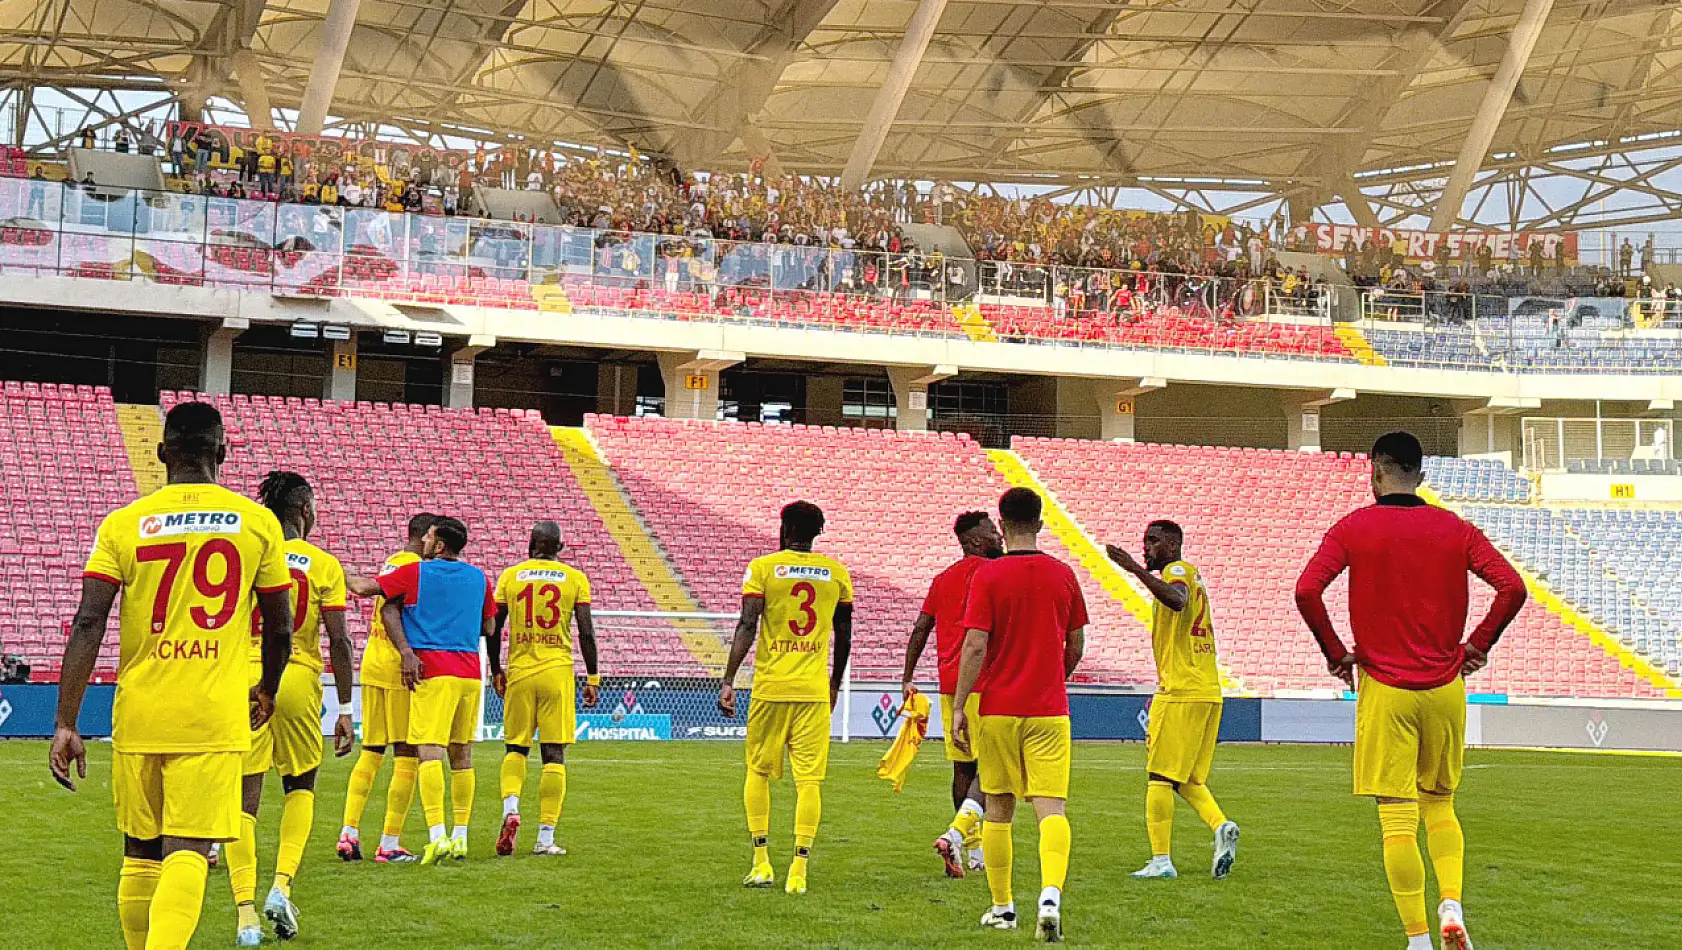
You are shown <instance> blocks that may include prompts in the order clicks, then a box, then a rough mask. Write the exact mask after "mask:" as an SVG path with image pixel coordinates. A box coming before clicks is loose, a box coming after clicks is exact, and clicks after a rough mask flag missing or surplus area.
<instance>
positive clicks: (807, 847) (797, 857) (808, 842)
mask: <svg viewBox="0 0 1682 950" xmlns="http://www.w3.org/2000/svg"><path fill="white" fill-rule="evenodd" d="M822 818H823V786H821V785H819V784H818V783H816V782H803V783H797V784H796V785H795V786H794V863H793V864H790V865H789V868H788V873H789V876H790V877H805V876H806V862H807V859H809V858H810V857H811V856H812V842H813V841H814V840H815V839H816V838H817V836H818V822H819V821H820V820H821V819H822Z"/></svg>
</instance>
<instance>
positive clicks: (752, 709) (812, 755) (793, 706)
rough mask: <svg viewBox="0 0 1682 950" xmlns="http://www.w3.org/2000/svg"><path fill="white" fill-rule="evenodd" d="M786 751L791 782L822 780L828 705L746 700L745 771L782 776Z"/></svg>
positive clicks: (826, 755)
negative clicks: (791, 772) (746, 759)
mask: <svg viewBox="0 0 1682 950" xmlns="http://www.w3.org/2000/svg"><path fill="white" fill-rule="evenodd" d="M785 749H786V750H788V761H789V765H790V766H791V767H792V768H793V770H794V782H795V784H796V785H798V784H800V783H801V782H821V781H823V780H824V776H825V775H827V774H828V773H829V704H828V703H784V702H777V701H775V700H769V699H753V698H751V697H750V698H749V700H748V742H747V756H748V771H749V772H753V773H754V774H756V775H769V776H770V777H772V778H782V777H783V750H785Z"/></svg>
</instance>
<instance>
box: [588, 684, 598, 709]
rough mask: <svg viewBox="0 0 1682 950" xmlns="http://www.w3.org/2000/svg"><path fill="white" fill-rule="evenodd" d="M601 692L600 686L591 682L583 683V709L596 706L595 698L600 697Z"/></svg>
mask: <svg viewBox="0 0 1682 950" xmlns="http://www.w3.org/2000/svg"><path fill="white" fill-rule="evenodd" d="M601 692H602V690H601V687H599V686H596V685H593V684H591V683H585V684H584V708H585V709H594V708H596V700H597V699H599V698H600V697H601Z"/></svg>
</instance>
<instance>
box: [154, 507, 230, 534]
mask: <svg viewBox="0 0 1682 950" xmlns="http://www.w3.org/2000/svg"><path fill="white" fill-rule="evenodd" d="M239 527H240V514H239V512H237V511H177V512H172V513H170V514H163V515H147V516H146V517H144V518H141V519H140V536H141V537H142V538H161V537H165V536H167V535H172V534H239Z"/></svg>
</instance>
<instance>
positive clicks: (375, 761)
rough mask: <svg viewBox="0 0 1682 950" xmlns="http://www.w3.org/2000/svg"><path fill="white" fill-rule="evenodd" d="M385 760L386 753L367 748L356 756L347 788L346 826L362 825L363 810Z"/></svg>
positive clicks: (366, 805) (355, 826) (357, 826)
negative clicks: (381, 764)
mask: <svg viewBox="0 0 1682 950" xmlns="http://www.w3.org/2000/svg"><path fill="white" fill-rule="evenodd" d="M383 761H385V753H383V752H370V751H369V750H367V749H363V750H362V754H361V755H359V756H357V757H356V765H354V766H352V767H351V770H350V786H349V787H348V788H346V789H345V820H344V825H345V827H347V828H361V827H362V812H363V811H364V810H366V809H367V807H368V795H369V794H370V793H371V792H373V790H374V779H375V778H377V777H379V774H380V763H381V762H383Z"/></svg>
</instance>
